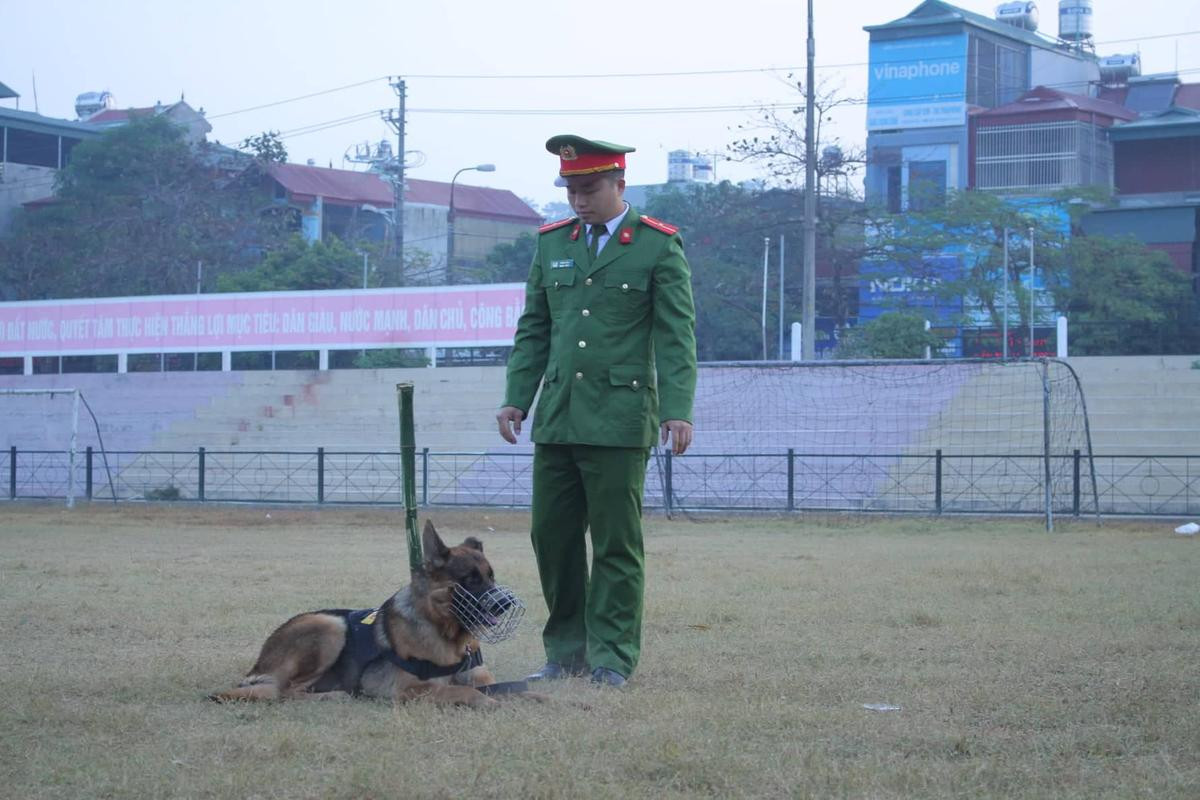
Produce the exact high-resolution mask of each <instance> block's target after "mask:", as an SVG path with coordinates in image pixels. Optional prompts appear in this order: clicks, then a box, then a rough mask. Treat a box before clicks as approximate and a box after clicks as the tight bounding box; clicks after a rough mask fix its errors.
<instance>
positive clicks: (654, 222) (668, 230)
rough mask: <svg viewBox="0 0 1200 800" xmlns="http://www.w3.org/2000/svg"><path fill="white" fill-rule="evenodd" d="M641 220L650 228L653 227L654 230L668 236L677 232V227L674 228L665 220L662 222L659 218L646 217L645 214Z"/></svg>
mask: <svg viewBox="0 0 1200 800" xmlns="http://www.w3.org/2000/svg"><path fill="white" fill-rule="evenodd" d="M642 222H644V223H646V224H647V225H649V226H650V227H651V228H654V230H656V231H660V232H662V233H665V234H667V235H668V236H672V235H674V234H676V233H679V228H676V227H675V226H674V225H670V224H668V223H666V222H663V221H662V220H660V219H655V218H654V217H647V216H645V215H643V216H642Z"/></svg>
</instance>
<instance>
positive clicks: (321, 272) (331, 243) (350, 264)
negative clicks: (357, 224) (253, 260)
mask: <svg viewBox="0 0 1200 800" xmlns="http://www.w3.org/2000/svg"><path fill="white" fill-rule="evenodd" d="M362 262H363V258H362V254H361V253H360V252H359V251H357V250H354V249H353V248H351V247H348V246H347V245H346V244H344V243H343V242H342V241H341V240H340V239H338V238H337V237H332V236H331V237H328V238H327V239H326V240H325V241H321V242H313V243H312V244H309V243H308V242H307V241H305V239H304V237H303V236H301V235H300V234H293V235H292V236H290V237H289V238H288V239H287V241H286V242H285V243H284V245H283V247H281V248H279V249H277V250H274V251H272V252H271V253H268V254H267V256H266V257H265V258H264V259H262V261H261V262H260V263H258V264H257V265H255V266H254V267H253V268H251V269H247V270H245V271H242V272H238V273H233V274H225V275H222V276H221V277H220V278H219V279H218V281H217V291H219V292H279V291H301V290H313V289H357V288H361V287H362Z"/></svg>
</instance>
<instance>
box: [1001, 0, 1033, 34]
mask: <svg viewBox="0 0 1200 800" xmlns="http://www.w3.org/2000/svg"><path fill="white" fill-rule="evenodd" d="M996 20H997V21H999V22H1005V23H1007V24H1009V25H1012V26H1013V27H1016V28H1020V29H1021V30H1025V31H1036V30H1037V26H1038V7H1037V3H1034V2H1032V0H1021V1H1020V2H1015V3H1001V4H1000V5H998V6H996Z"/></svg>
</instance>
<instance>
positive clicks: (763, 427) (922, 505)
mask: <svg viewBox="0 0 1200 800" xmlns="http://www.w3.org/2000/svg"><path fill="white" fill-rule="evenodd" d="M695 423H696V428H697V431H698V432H701V435H698V436H697V439H696V441H695V442H694V443H693V446H692V449H691V450H689V453H688V458H683V459H672V461H674V462H675V463H674V464H673V465H672V466H670V469H669V470H668V471H669V483H670V488H669V489H667V490H666V491H665V492H664V493H666V492H669V494H670V498H669V500H670V503H669V505H670V506H671V507H675V508H679V509H683V510H686V509H687V508H688V507H689V506H694V507H705V508H721V507H724V508H731V509H733V508H746V509H750V508H764V507H766V508H770V507H782V508H786V509H788V510H829V511H848V510H849V511H883V512H888V511H892V512H896V511H921V512H929V513H943V512H966V513H980V514H989V513H999V514H1004V513H1041V514H1044V515H1045V517H1046V521H1047V526H1050V525H1051V524H1052V522H1053V515H1054V514H1055V513H1056V512H1057V513H1060V514H1061V513H1074V514H1079V513H1090V512H1091V510H1092V509H1093V508H1095V509H1097V511H1098V504H1097V492H1096V483H1095V472H1094V467H1093V464H1092V448H1091V436H1090V426H1089V424H1088V420H1087V406H1086V403H1085V401H1084V396H1083V388H1082V386H1081V385H1080V383H1079V380H1078V378H1077V376H1076V375H1075V373H1074V370H1072V369H1071V367H1070V365H1069V364H1067V362H1065V361H1063V360H1059V359H1053V358H1048V359H1017V360H1007V361H1000V360H995V359H933V360H923V359H922V360H863V361H808V362H722V363H708V364H702V365H701V368H700V373H699V379H698V381H697V391H696V402H695ZM1089 478H1090V481H1089V480H1088V479H1089ZM1089 483H1090V485H1089ZM666 499H667V498H664V505H667V503H666V502H665V500H666Z"/></svg>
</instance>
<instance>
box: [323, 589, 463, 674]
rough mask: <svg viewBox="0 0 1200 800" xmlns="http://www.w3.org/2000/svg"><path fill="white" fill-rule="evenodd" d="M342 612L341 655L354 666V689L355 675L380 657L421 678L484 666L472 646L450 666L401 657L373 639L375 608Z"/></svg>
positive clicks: (376, 610)
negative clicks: (460, 658)
mask: <svg viewBox="0 0 1200 800" xmlns="http://www.w3.org/2000/svg"><path fill="white" fill-rule="evenodd" d="M342 613H344V614H345V617H346V646H345V648H343V650H342V657H343V658H345V659H347V660H349V661H350V662H351V663H352V664H353V666H354V669H355V673H356V679H355V681H354V683H355V689H356V690H357V688H358V678H361V676H362V674H363V672H364V671H365V670H366V668H367V667H368V666H370V665H371V664H372V663H374V662H376V661H378V660H379V659H381V658H385V659H387V660H388V661H391V662H392V663H393V664H395V665H396V666H397V667H399V668H400V669H402V670H404V671H405V672H407V673H410V674H412V675H415V676H416V677H417V678H418V679H419V680H423V681H427V680H429V679H430V678H444V677H446V676H447V675H454V674H457V673H459V672H465V671H467V670H469V669H474V668H475V667H480V666H483V651H482V650H479V649H472V648H468V650H467V654H466V655H465V656H463V658H462V661H459V662H458V663H457V664H451V665H450V666H443V665H442V664H435V663H433V662H432V661H427V660H426V659H423V658H401V657H400V656H399V655H397V654H396V651H395V650H393V649H392V648H390V647H381V646H380V644H379V641H378V639H376V636H375V620H376V618H377V615H378V613H379V609H378V608H364V609H359V610H357V611H344V612H342Z"/></svg>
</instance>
